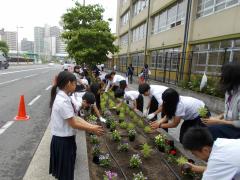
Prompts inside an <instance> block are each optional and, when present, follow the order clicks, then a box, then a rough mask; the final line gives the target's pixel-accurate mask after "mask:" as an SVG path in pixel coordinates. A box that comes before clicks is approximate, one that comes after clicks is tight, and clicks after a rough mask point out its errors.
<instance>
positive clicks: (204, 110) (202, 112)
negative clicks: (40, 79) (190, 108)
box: [198, 107, 208, 118]
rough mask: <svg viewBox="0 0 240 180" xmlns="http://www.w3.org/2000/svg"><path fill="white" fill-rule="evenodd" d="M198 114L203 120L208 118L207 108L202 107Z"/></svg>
mask: <svg viewBox="0 0 240 180" xmlns="http://www.w3.org/2000/svg"><path fill="white" fill-rule="evenodd" d="M198 113H199V116H200V117H201V118H207V114H208V109H207V108H205V107H201V108H199V109H198Z"/></svg>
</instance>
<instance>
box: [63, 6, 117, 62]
mask: <svg viewBox="0 0 240 180" xmlns="http://www.w3.org/2000/svg"><path fill="white" fill-rule="evenodd" d="M103 12H104V9H103V8H102V7H101V6H99V5H87V6H82V5H81V4H79V3H78V2H76V3H75V7H73V8H71V9H68V10H67V13H65V14H64V15H63V16H62V23H63V28H64V32H63V34H62V37H63V38H64V39H65V40H66V43H67V48H66V50H67V52H68V53H69V57H70V58H73V59H75V60H76V62H77V64H81V63H84V62H85V63H86V64H90V65H93V64H96V63H97V62H100V63H101V62H105V61H106V60H107V54H108V53H109V52H111V53H115V52H117V51H118V47H117V46H115V45H114V44H113V42H114V41H115V39H116V37H115V36H114V35H113V34H112V33H111V30H110V28H109V22H108V21H105V20H103ZM110 20H111V19H109V21H110Z"/></svg>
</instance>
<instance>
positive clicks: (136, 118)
mask: <svg viewBox="0 0 240 180" xmlns="http://www.w3.org/2000/svg"><path fill="white" fill-rule="evenodd" d="M132 122H133V123H135V124H137V123H138V117H137V116H135V117H134V118H133V119H132Z"/></svg>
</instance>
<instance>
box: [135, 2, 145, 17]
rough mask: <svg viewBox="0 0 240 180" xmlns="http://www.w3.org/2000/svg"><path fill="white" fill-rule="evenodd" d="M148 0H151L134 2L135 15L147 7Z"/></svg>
mask: <svg viewBox="0 0 240 180" xmlns="http://www.w3.org/2000/svg"><path fill="white" fill-rule="evenodd" d="M148 1H149V0H137V1H136V2H135V3H134V4H133V16H136V15H137V14H139V13H140V12H141V11H143V10H144V9H145V8H146V7H148Z"/></svg>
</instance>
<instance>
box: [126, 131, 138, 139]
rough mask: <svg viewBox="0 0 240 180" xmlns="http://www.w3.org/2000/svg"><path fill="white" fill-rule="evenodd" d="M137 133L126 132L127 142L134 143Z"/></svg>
mask: <svg viewBox="0 0 240 180" xmlns="http://www.w3.org/2000/svg"><path fill="white" fill-rule="evenodd" d="M136 134H137V132H136V131H135V130H134V129H131V130H129V131H128V138H129V141H134V140H135V137H136Z"/></svg>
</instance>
